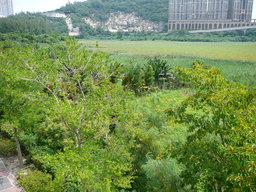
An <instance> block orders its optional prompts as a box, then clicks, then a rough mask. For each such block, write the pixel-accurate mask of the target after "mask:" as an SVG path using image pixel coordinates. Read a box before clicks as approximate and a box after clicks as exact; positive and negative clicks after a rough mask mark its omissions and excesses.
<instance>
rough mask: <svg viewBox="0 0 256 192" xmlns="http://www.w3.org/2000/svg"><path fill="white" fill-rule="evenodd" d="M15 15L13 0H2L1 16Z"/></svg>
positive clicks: (0, 2) (0, 5) (0, 0)
mask: <svg viewBox="0 0 256 192" xmlns="http://www.w3.org/2000/svg"><path fill="white" fill-rule="evenodd" d="M9 15H13V3H12V0H0V17H8V16H9Z"/></svg>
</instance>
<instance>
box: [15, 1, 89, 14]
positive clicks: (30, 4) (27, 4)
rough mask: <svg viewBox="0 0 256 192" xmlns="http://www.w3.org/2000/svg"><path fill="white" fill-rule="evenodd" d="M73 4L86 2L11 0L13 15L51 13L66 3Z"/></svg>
mask: <svg viewBox="0 0 256 192" xmlns="http://www.w3.org/2000/svg"><path fill="white" fill-rule="evenodd" d="M69 1H70V3H73V2H75V1H86V0H13V9H14V13H19V12H22V11H23V12H27V11H29V12H44V11H51V10H55V9H57V8H60V7H61V6H64V5H65V4H66V3H68V2H69Z"/></svg>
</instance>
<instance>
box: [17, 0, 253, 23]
mask: <svg viewBox="0 0 256 192" xmlns="http://www.w3.org/2000/svg"><path fill="white" fill-rule="evenodd" d="M74 1H85V0H70V2H74ZM67 2H68V0H13V6H14V12H15V13H18V12H21V11H30V12H38V11H50V10H54V9H57V8H59V7H61V6H63V5H65V4H66V3H67ZM252 17H253V19H256V0H254V5H253V16H252Z"/></svg>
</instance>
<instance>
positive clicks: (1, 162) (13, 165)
mask: <svg viewBox="0 0 256 192" xmlns="http://www.w3.org/2000/svg"><path fill="white" fill-rule="evenodd" d="M17 170H18V167H17V162H16V158H15V157H12V158H9V159H4V158H0V192H21V191H22V190H21V189H20V188H19V187H18V185H17V183H16V178H15V176H14V175H13V174H15V171H17Z"/></svg>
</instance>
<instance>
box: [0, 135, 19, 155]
mask: <svg viewBox="0 0 256 192" xmlns="http://www.w3.org/2000/svg"><path fill="white" fill-rule="evenodd" d="M0 140H1V142H0V155H1V156H6V157H9V156H12V155H15V154H16V144H15V143H14V142H13V141H11V140H9V139H5V138H3V137H1V136H0Z"/></svg>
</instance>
